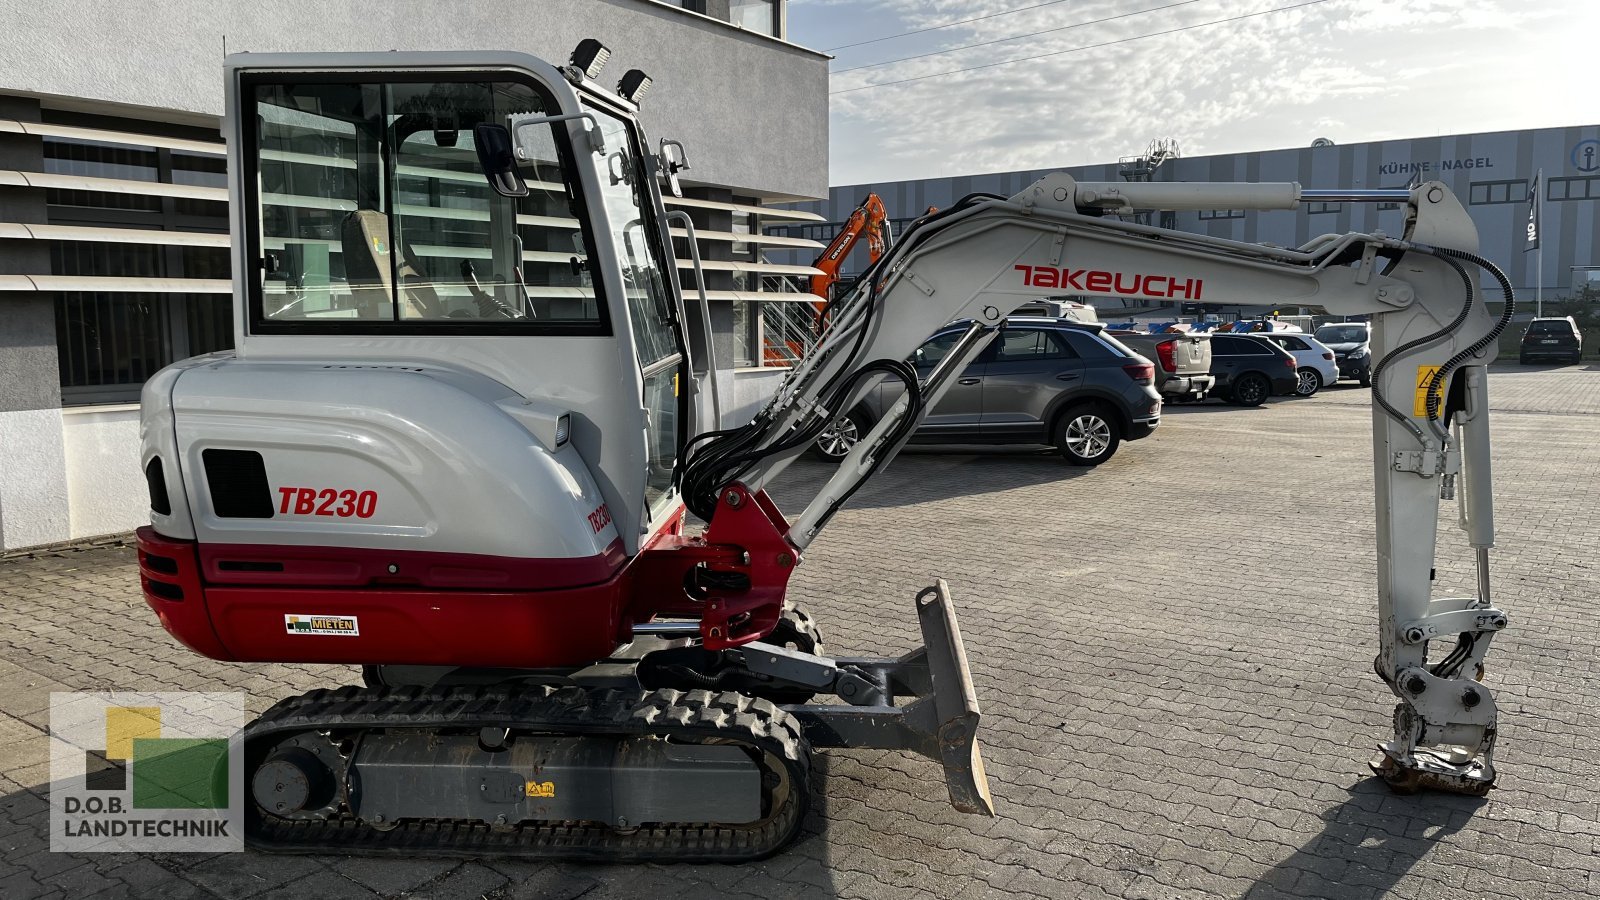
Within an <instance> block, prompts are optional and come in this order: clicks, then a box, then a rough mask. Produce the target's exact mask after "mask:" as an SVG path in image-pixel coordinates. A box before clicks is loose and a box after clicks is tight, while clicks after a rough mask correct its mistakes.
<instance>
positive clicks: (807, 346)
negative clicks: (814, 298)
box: [760, 275, 817, 367]
mask: <svg viewBox="0 0 1600 900" xmlns="http://www.w3.org/2000/svg"><path fill="white" fill-rule="evenodd" d="M761 288H762V293H770V294H779V295H786V296H783V297H782V299H775V300H772V301H769V302H765V303H762V304H761V305H760V314H761V364H762V365H763V366H774V367H789V366H793V365H794V364H795V363H797V362H799V361H800V359H801V358H802V357H804V356H805V355H806V353H807V352H809V351H810V350H811V348H812V347H813V346H814V345H815V344H816V342H817V335H816V321H817V310H816V307H815V306H813V305H812V304H811V303H810V302H807V301H805V300H803V299H799V298H797V297H795V295H796V294H804V295H806V296H807V297H809V296H811V295H810V293H809V292H808V291H804V290H801V289H800V288H799V287H798V286H797V285H796V284H795V283H794V280H793V279H792V278H790V277H789V276H784V275H768V276H766V277H764V278H762V279H761Z"/></svg>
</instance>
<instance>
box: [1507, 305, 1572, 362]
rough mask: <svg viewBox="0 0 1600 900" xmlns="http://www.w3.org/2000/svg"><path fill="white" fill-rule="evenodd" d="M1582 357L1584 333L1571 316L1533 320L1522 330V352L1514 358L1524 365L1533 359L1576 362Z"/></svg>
mask: <svg viewBox="0 0 1600 900" xmlns="http://www.w3.org/2000/svg"><path fill="white" fill-rule="evenodd" d="M1582 356H1583V332H1581V331H1579V330H1578V323H1577V322H1576V321H1574V320H1573V318H1572V317H1571V316H1561V317H1559V318H1558V317H1556V316H1550V317H1548V318H1543V319H1534V320H1533V321H1532V322H1529V323H1528V330H1527V331H1524V332H1523V333H1522V351H1521V352H1520V353H1519V354H1517V361H1518V362H1520V363H1522V364H1523V365H1527V364H1528V363H1530V362H1533V361H1534V360H1536V359H1555V360H1561V361H1563V362H1567V363H1573V364H1576V363H1577V362H1578V360H1579V359H1580V358H1581V357H1582Z"/></svg>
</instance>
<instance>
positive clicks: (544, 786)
mask: <svg viewBox="0 0 1600 900" xmlns="http://www.w3.org/2000/svg"><path fill="white" fill-rule="evenodd" d="M555 795H556V783H555V782H554V781H530V782H528V796H529V797H549V798H553V797H555Z"/></svg>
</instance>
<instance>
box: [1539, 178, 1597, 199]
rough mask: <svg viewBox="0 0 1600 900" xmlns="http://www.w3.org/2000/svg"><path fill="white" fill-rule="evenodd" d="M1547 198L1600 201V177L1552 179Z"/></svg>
mask: <svg viewBox="0 0 1600 900" xmlns="http://www.w3.org/2000/svg"><path fill="white" fill-rule="evenodd" d="M1545 196H1546V198H1547V199H1550V200H1600V175H1589V176H1574V177H1571V178H1552V179H1550V187H1549V189H1548V192H1547V193H1546V194H1545Z"/></svg>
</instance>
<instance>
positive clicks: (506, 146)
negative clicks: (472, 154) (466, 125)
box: [472, 122, 528, 197]
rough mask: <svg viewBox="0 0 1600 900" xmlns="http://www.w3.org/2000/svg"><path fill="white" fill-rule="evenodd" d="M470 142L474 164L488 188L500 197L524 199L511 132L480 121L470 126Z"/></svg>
mask: <svg viewBox="0 0 1600 900" xmlns="http://www.w3.org/2000/svg"><path fill="white" fill-rule="evenodd" d="M472 142H473V144H475V145H476V146H477V150H478V165H479V166H480V167H482V168H483V175H484V177H485V178H487V179H488V180H489V187H491V188H494V192H495V193H496V194H499V195H500V196H502V197H526V196H528V185H527V182H525V181H523V180H522V175H521V174H520V173H518V172H517V156H516V152H515V150H514V149H513V147H512V142H511V132H510V131H508V130H506V127H505V126H504V125H496V124H494V123H492V122H480V123H478V124H477V125H474V126H472Z"/></svg>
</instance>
